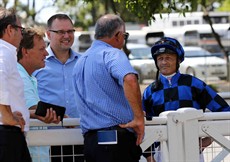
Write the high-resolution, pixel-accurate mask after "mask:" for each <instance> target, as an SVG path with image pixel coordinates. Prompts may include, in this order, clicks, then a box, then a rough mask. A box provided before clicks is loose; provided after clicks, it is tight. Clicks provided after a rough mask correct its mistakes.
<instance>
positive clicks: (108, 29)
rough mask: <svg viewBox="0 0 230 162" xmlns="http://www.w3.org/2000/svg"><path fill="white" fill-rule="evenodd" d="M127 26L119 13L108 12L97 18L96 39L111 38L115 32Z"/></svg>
mask: <svg viewBox="0 0 230 162" xmlns="http://www.w3.org/2000/svg"><path fill="white" fill-rule="evenodd" d="M122 26H125V23H124V21H123V20H122V19H121V18H120V16H118V15H114V14H106V15H104V16H102V17H100V18H99V19H98V20H97V23H96V26H95V39H102V38H105V37H109V38H111V37H112V36H113V35H114V34H115V32H116V31H117V30H118V29H120V28H121V27H122Z"/></svg>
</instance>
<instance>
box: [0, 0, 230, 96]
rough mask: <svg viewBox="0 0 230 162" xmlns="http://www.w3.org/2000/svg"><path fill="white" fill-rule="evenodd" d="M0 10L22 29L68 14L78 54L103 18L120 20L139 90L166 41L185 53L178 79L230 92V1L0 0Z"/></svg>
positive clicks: (151, 75) (152, 73)
mask: <svg viewBox="0 0 230 162" xmlns="http://www.w3.org/2000/svg"><path fill="white" fill-rule="evenodd" d="M0 6H2V7H5V8H10V7H14V8H16V9H17V12H18V14H19V15H20V17H21V18H22V24H23V26H24V27H28V26H43V27H44V30H45V28H46V21H47V20H48V18H49V17H50V16H52V15H53V14H55V13H66V14H68V15H69V16H70V17H71V19H72V20H73V22H74V26H75V29H76V32H75V41H74V44H73V46H72V48H73V49H74V50H75V51H77V52H84V51H85V50H86V49H87V48H89V47H90V45H91V43H92V41H93V39H94V25H95V22H96V20H97V19H98V18H99V17H100V16H101V15H103V14H105V13H116V14H119V15H120V16H121V17H122V19H123V20H124V21H125V22H126V30H127V32H129V34H130V37H129V39H128V41H127V42H126V44H125V45H124V48H123V50H124V52H125V53H126V54H127V57H128V58H129V59H130V62H131V64H132V66H133V67H134V68H135V69H136V70H137V72H138V73H139V82H140V84H141V85H142V86H143V85H144V86H145V85H147V84H149V82H151V81H152V80H154V79H155V73H156V67H155V63H154V62H153V60H152V58H151V53H150V47H151V46H152V45H153V43H154V42H155V41H157V40H158V39H160V38H161V37H163V36H169V37H174V38H176V39H178V40H179V41H180V42H181V44H182V45H183V46H184V48H185V49H186V53H185V57H186V58H185V62H184V63H182V64H181V67H180V70H181V72H182V73H187V74H191V75H194V76H197V77H198V78H200V79H202V80H204V81H206V82H208V84H211V85H212V86H213V87H214V88H216V90H217V91H229V92H230V83H229V80H230V72H229V71H230V65H229V57H230V0H215V1H214V0H202V1H197V0H187V1H181V0H154V1H152V0H145V1H142V0H36V1H35V0H0ZM44 39H45V40H46V42H47V44H49V40H48V39H47V38H44Z"/></svg>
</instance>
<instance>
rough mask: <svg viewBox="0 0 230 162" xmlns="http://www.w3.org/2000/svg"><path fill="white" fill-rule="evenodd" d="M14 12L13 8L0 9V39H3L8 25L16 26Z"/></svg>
mask: <svg viewBox="0 0 230 162" xmlns="http://www.w3.org/2000/svg"><path fill="white" fill-rule="evenodd" d="M16 23H17V16H16V10H15V9H13V8H10V9H5V8H3V7H0V38H2V37H3V34H4V31H5V29H6V28H7V26H8V25H16Z"/></svg>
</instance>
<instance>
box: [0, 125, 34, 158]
mask: <svg viewBox="0 0 230 162" xmlns="http://www.w3.org/2000/svg"><path fill="white" fill-rule="evenodd" d="M0 162H32V160H31V157H30V153H29V150H28V147H27V143H26V140H25V136H24V133H23V132H21V129H20V128H19V127H16V126H6V125H0Z"/></svg>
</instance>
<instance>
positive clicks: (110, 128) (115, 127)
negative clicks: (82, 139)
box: [84, 125, 130, 136]
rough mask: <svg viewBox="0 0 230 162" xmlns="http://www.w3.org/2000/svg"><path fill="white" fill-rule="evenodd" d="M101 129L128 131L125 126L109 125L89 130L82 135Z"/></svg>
mask: <svg viewBox="0 0 230 162" xmlns="http://www.w3.org/2000/svg"><path fill="white" fill-rule="evenodd" d="M102 130H117V131H118V132H130V131H129V130H128V129H126V128H121V127H120V126H118V125H115V126H111V127H107V128H100V129H93V130H89V131H87V132H86V133H85V134H84V136H85V135H87V134H91V133H97V132H98V131H102Z"/></svg>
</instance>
